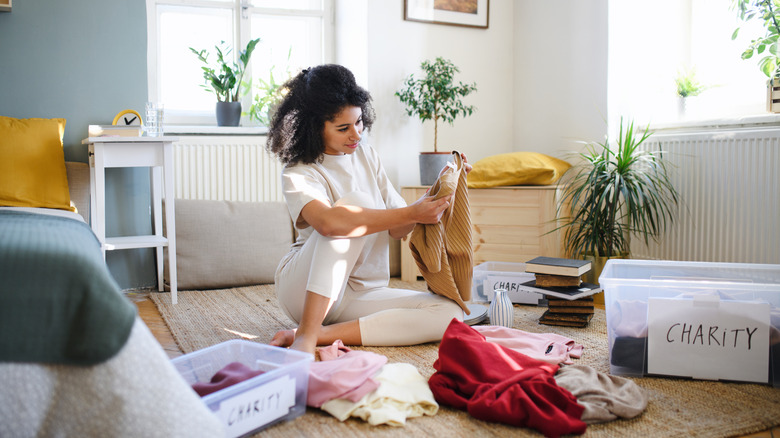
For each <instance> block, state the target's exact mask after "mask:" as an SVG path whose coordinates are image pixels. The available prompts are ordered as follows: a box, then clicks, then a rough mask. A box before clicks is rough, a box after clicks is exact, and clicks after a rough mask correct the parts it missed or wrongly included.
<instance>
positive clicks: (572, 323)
mask: <svg viewBox="0 0 780 438" xmlns="http://www.w3.org/2000/svg"><path fill="white" fill-rule="evenodd" d="M525 269H526V272H531V273H533V274H534V277H535V280H533V281H529V282H527V283H525V284H524V286H525V287H528V288H529V289H534V290H536V291H537V292H540V293H543V294H545V296H546V297H547V306H548V309H547V310H546V311H545V312H544V314H542V316H541V317H540V318H539V323H540V324H545V325H557V326H566V327H580V328H581V327H585V326H587V325H588V323H589V322H590V320H591V319H592V318H593V309H594V307H593V294H596V293H598V292H601V290H602V289H601V288H600V287H599V286H598V285H595V284H590V283H583V282H582V275H583V274H585V273H586V272H588V271H590V269H591V264H590V262H589V261H587V260H577V259H564V258H556V257H536V258H535V259H533V260H530V261H528V262H527V263H526V268H525Z"/></svg>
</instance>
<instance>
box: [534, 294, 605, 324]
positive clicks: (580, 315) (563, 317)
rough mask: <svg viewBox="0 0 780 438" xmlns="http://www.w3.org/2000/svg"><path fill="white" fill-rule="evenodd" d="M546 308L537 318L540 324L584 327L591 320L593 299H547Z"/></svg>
mask: <svg viewBox="0 0 780 438" xmlns="http://www.w3.org/2000/svg"><path fill="white" fill-rule="evenodd" d="M547 306H548V307H549V308H548V309H547V310H545V311H544V313H543V314H542V316H541V317H540V318H539V323H540V324H545V325H562V326H566V327H579V328H582V327H585V326H587V325H588V323H589V322H590V320H591V319H592V318H593V297H592V296H590V297H585V298H580V299H578V300H563V299H551V298H548V299H547Z"/></svg>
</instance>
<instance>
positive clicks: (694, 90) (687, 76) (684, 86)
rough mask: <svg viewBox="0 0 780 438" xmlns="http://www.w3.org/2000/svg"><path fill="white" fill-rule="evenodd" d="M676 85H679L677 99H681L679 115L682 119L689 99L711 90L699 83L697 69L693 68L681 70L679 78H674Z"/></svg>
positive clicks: (678, 109)
mask: <svg viewBox="0 0 780 438" xmlns="http://www.w3.org/2000/svg"><path fill="white" fill-rule="evenodd" d="M674 83H675V84H676V85H677V98H678V99H679V101H678V108H677V115H678V116H680V118H682V117H684V116H685V109H686V102H687V99H688V98H690V97H694V96H698V95H699V94H701V93H702V92H704V91H705V90H707V89H708V88H710V87H708V86H706V85H702V83H701V82H699V80H698V79H697V78H696V69H695V68H693V67H691V68H689V69H684V70H680V71H679V72H678V73H677V77H676V78H674Z"/></svg>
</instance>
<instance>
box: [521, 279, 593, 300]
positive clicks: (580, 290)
mask: <svg viewBox="0 0 780 438" xmlns="http://www.w3.org/2000/svg"><path fill="white" fill-rule="evenodd" d="M517 289H518V290H524V291H527V292H536V293H540V294H544V295H547V296H548V297H549V296H551V297H555V298H563V299H565V300H577V299H580V298H584V297H588V296H591V295H593V294H597V293H599V292H601V291H602V289H601V287H600V286H599V285H597V284H591V283H585V282H583V283H580V285H579V286H564V287H543V286H537V285H536V280H531V281H526V282H525V283H522V284H520V285H518V287H517Z"/></svg>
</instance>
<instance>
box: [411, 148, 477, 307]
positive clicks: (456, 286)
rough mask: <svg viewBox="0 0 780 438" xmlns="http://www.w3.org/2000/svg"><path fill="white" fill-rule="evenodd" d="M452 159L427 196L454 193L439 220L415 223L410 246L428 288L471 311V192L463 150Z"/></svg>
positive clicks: (472, 253) (436, 196) (453, 154)
mask: <svg viewBox="0 0 780 438" xmlns="http://www.w3.org/2000/svg"><path fill="white" fill-rule="evenodd" d="M452 159H453V161H454V163H450V164H452V166H451V167H449V168H447V169H446V170H445V171H444V172H442V173H441V174H440V175H439V178H438V179H437V180H436V182H435V183H434V184H433V185H432V186H431V188H430V190H429V191H428V195H429V196H433V197H434V198H435V199H439V198H442V197H445V196H449V195H450V194H451V193H455V196H454V197H453V198H452V201H451V202H450V206H449V207H448V208H447V210H445V211H444V214H442V217H441V221H439V223H437V224H417V225H415V227H414V229H413V230H412V236H411V238H410V239H409V248H410V249H411V251H412V256H413V257H414V260H415V262H417V267H418V268H419V269H420V273H421V274H422V276H423V278H425V281H426V282H427V283H428V289H429V290H430V291H431V292H433V293H435V294H438V295H442V296H445V297H447V298H450V299H451V300H453V301H455V302H456V303H458V305H460V307H461V308H463V310H464V311H465V312H466V314H469V313H470V312H469V309H468V306H466V303H465V301H469V300H471V279H472V275H473V260H474V249H473V247H472V242H471V216H470V213H469V194H468V188H467V187H466V170H465V166H464V164H463V159H462V158H461V156H460V153H459V152H457V151H453V152H452Z"/></svg>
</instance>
